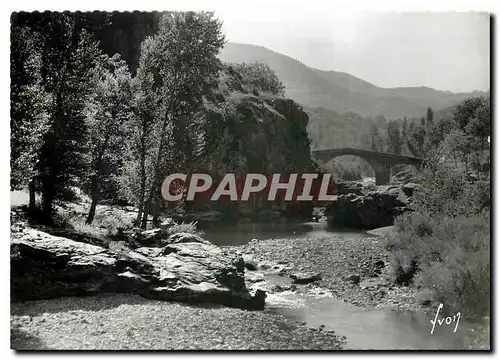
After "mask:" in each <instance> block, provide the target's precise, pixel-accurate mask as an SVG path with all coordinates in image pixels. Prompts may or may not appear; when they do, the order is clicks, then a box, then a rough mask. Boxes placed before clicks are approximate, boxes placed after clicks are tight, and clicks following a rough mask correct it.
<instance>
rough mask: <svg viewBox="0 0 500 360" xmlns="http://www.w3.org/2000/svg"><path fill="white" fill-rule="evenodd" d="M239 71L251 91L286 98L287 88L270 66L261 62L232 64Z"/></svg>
mask: <svg viewBox="0 0 500 360" xmlns="http://www.w3.org/2000/svg"><path fill="white" fill-rule="evenodd" d="M231 67H232V68H234V70H235V71H237V72H238V73H239V74H240V75H241V77H242V80H243V82H244V83H245V84H246V85H247V86H250V87H252V89H250V90H251V91H255V90H257V92H258V91H259V90H260V91H263V92H269V93H271V94H274V95H279V96H284V95H285V86H284V85H283V83H282V82H281V80H280V79H279V78H278V76H277V75H276V73H275V72H274V70H273V69H271V68H270V67H269V65H267V64H265V63H261V62H254V63H251V64H231Z"/></svg>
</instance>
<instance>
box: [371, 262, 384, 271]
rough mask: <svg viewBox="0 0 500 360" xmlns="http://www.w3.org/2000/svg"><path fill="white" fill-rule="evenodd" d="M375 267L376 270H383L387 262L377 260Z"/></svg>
mask: <svg viewBox="0 0 500 360" xmlns="http://www.w3.org/2000/svg"><path fill="white" fill-rule="evenodd" d="M373 266H375V268H376V269H382V268H383V267H384V266H385V262H384V260H377V261H375V263H374V264H373Z"/></svg>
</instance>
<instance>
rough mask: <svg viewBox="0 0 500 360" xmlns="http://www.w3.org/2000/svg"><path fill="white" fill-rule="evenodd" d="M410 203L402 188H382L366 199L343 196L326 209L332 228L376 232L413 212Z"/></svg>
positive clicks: (368, 194) (349, 195)
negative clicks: (400, 216) (397, 217)
mask: <svg viewBox="0 0 500 360" xmlns="http://www.w3.org/2000/svg"><path fill="white" fill-rule="evenodd" d="M409 204H410V200H409V199H408V196H406V195H405V194H404V192H403V191H402V189H401V187H398V186H379V188H378V189H377V190H376V191H371V192H369V193H367V194H366V195H364V196H357V195H354V194H348V195H339V196H338V198H337V200H335V201H333V202H331V203H330V204H329V205H328V206H327V207H326V210H325V215H326V216H327V217H328V225H329V226H330V227H332V228H353V229H375V228H379V227H384V226H389V225H393V224H394V219H395V217H396V216H398V215H401V214H403V213H404V212H406V211H410V206H409Z"/></svg>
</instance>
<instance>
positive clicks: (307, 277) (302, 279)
mask: <svg viewBox="0 0 500 360" xmlns="http://www.w3.org/2000/svg"><path fill="white" fill-rule="evenodd" d="M290 278H291V279H293V282H294V284H309V283H312V282H315V281H318V280H321V279H322V276H321V274H320V273H293V274H290Z"/></svg>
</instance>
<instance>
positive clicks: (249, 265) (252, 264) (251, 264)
mask: <svg viewBox="0 0 500 360" xmlns="http://www.w3.org/2000/svg"><path fill="white" fill-rule="evenodd" d="M243 261H245V268H246V269H247V270H250V271H254V270H257V267H258V263H257V261H255V260H254V259H252V258H251V257H250V256H248V255H243Z"/></svg>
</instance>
